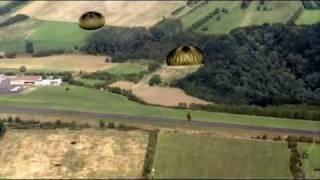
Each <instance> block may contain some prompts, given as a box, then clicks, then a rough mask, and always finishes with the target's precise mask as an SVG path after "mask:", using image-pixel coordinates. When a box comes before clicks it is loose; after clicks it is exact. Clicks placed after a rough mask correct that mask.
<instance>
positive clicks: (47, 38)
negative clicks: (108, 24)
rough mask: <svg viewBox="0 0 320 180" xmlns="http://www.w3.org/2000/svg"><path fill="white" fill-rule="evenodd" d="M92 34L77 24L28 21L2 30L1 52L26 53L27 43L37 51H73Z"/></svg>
mask: <svg viewBox="0 0 320 180" xmlns="http://www.w3.org/2000/svg"><path fill="white" fill-rule="evenodd" d="M92 33H93V32H89V31H85V30H83V29H81V28H79V26H78V25H77V24H76V23H67V22H51V21H42V20H36V19H28V20H26V21H23V22H20V23H16V24H12V25H10V26H6V27H2V28H0V52H2V51H13V52H25V44H26V42H27V41H29V42H32V43H33V46H34V50H35V51H42V50H49V49H51V50H52V49H65V50H71V49H73V48H74V47H81V46H82V45H83V44H84V43H85V40H86V38H87V37H88V36H89V35H90V34H92ZM9 34H10V35H9Z"/></svg>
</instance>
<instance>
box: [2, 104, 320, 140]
mask: <svg viewBox="0 0 320 180" xmlns="http://www.w3.org/2000/svg"><path fill="white" fill-rule="evenodd" d="M0 113H22V114H42V115H50V114H51V115H53V114H56V115H69V116H70V115H72V116H79V117H88V118H97V119H112V120H115V121H116V120H129V121H133V122H134V121H135V122H140V123H146V124H172V125H186V124H188V125H191V126H198V127H220V128H233V129H243V130H255V131H272V132H278V133H288V134H303V135H313V136H320V129H319V130H304V129H291V128H274V127H262V126H253V125H241V124H231V123H221V122H209V121H200V120H192V121H191V122H187V121H186V120H181V119H172V118H160V117H148V116H137V115H123V114H110V113H97V112H81V111H69V110H55V109H45V108H29V107H14V106H6V105H0ZM293 121H294V120H293Z"/></svg>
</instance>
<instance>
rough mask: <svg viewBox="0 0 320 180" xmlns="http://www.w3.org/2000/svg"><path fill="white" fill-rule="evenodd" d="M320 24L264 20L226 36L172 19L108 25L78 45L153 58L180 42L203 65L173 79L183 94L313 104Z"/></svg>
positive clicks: (318, 84) (117, 57)
mask: <svg viewBox="0 0 320 180" xmlns="http://www.w3.org/2000/svg"><path fill="white" fill-rule="evenodd" d="M319 34H320V24H316V25H310V26H288V25H283V24H273V25H269V24H264V25H261V26H251V27H245V28H238V29H235V30H233V31H232V32H231V33H230V34H228V35H203V34H197V33H194V32H191V31H188V30H183V28H182V25H181V23H180V22H179V21H177V20H170V19H167V20H164V21H162V22H160V23H159V24H157V25H155V26H154V27H152V28H150V29H149V30H147V29H145V28H117V27H108V28H105V29H103V30H101V31H98V32H97V33H95V34H94V35H93V36H91V37H90V38H89V39H88V42H87V44H86V45H85V46H83V47H82V48H81V49H82V51H84V52H86V53H90V54H104V55H111V56H112V57H113V60H114V61H124V60H126V59H154V60H157V61H158V62H160V61H164V60H165V59H166V55H167V54H168V53H169V52H170V51H171V50H172V49H173V48H176V47H178V46H182V45H193V46H198V47H199V48H201V49H202V50H203V51H204V53H205V55H206V64H205V65H204V66H203V67H202V68H200V69H199V70H198V71H197V72H195V73H193V74H191V75H189V76H187V77H185V78H184V79H182V80H180V81H178V82H177V84H176V86H179V87H181V88H183V89H184V90H185V91H186V92H187V93H188V94H191V95H193V96H197V97H199V98H202V99H206V100H209V101H214V102H217V103H225V104H255V105H262V106H265V105H279V104H301V103H307V104H318V105H319V102H320V53H319V49H320V36H319Z"/></svg>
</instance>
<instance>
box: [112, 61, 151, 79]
mask: <svg viewBox="0 0 320 180" xmlns="http://www.w3.org/2000/svg"><path fill="white" fill-rule="evenodd" d="M147 69H148V66H147V65H145V64H140V63H120V64H119V65H117V66H115V67H112V68H110V69H108V70H106V71H107V72H108V73H110V74H113V75H116V76H122V75H128V74H138V73H141V72H144V71H147Z"/></svg>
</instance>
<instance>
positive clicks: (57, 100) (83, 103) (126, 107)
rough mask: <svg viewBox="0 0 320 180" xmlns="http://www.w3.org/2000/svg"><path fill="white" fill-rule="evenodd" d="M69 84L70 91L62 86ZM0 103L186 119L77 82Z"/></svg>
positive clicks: (312, 125)
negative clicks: (76, 83) (77, 84)
mask: <svg viewBox="0 0 320 180" xmlns="http://www.w3.org/2000/svg"><path fill="white" fill-rule="evenodd" d="M66 87H69V88H70V91H66V90H65V88H66ZM0 103H1V104H6V105H13V106H22V107H24V106H26V107H35V108H36V107H39V108H49V109H61V110H76V111H88V112H102V113H116V114H129V115H142V116H150V117H166V118H177V119H181V120H185V119H186V113H187V110H178V109H172V108H164V107H157V106H149V105H142V104H139V103H136V102H133V101H129V100H127V98H125V97H123V96H121V95H116V94H112V93H109V92H102V91H99V90H96V89H91V88H85V87H78V86H60V87H39V88H37V89H36V90H34V91H31V92H29V93H26V94H21V95H15V96H12V95H0ZM192 118H193V119H197V120H202V121H213V122H224V123H234V124H244V125H256V126H264V127H278V128H293V129H307V130H319V129H320V122H318V121H306V120H292V119H285V118H272V117H259V116H249V115H238V114H227V113H215V112H205V111H193V112H192Z"/></svg>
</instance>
